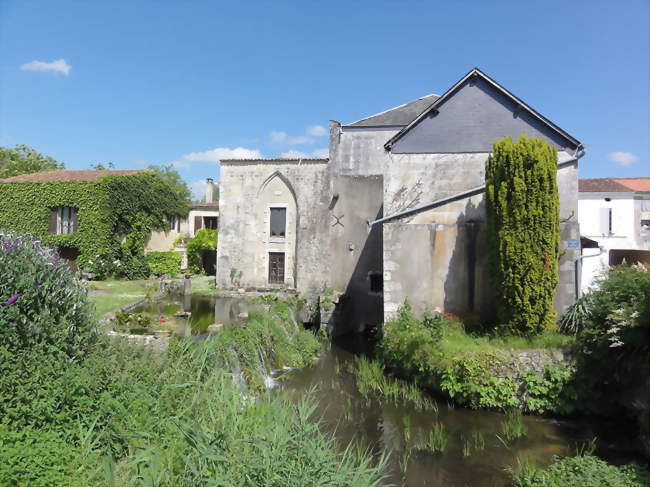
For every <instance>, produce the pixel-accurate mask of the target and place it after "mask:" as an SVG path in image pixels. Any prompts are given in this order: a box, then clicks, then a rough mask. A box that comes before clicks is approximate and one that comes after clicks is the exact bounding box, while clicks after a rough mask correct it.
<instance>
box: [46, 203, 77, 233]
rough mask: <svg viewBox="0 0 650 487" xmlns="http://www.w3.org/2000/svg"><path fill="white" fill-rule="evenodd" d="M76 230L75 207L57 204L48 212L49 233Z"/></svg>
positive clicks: (72, 231) (73, 231)
mask: <svg viewBox="0 0 650 487" xmlns="http://www.w3.org/2000/svg"><path fill="white" fill-rule="evenodd" d="M76 231H77V209H76V208H73V207H72V206H58V207H56V208H53V209H52V210H51V212H50V233H56V234H57V235H67V234H70V233H75V232H76Z"/></svg>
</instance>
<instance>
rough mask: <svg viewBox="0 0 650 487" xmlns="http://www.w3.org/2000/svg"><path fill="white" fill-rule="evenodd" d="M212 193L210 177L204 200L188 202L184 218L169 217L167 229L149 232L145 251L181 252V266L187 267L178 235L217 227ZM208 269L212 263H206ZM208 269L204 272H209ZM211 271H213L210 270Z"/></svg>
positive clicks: (217, 220) (192, 234)
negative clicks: (187, 210)
mask: <svg viewBox="0 0 650 487" xmlns="http://www.w3.org/2000/svg"><path fill="white" fill-rule="evenodd" d="M213 194H214V181H213V180H212V179H210V178H208V179H207V181H206V185H205V198H204V201H194V202H192V203H191V204H190V211H189V214H188V215H187V217H186V218H178V217H169V230H167V231H155V232H151V236H150V237H149V240H148V241H147V245H146V248H145V252H166V251H168V250H174V251H176V252H178V253H179V254H181V257H182V262H181V268H182V269H185V268H186V267H187V252H186V251H185V247H184V246H183V244H182V243H180V244H179V245H177V246H175V245H174V244H176V243H178V242H177V241H178V240H179V237H186V238H190V237H193V236H194V235H196V232H198V231H199V230H201V229H203V228H208V229H211V230H217V229H218V223H219V202H218V201H213ZM210 258H211V259H212V260H214V259H216V257H215V256H211V257H210ZM207 267H209V270H212V269H213V265H209V264H208V265H207ZM209 270H206V272H208V273H210V272H209ZM211 273H214V271H212V272H211Z"/></svg>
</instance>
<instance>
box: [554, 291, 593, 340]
mask: <svg viewBox="0 0 650 487" xmlns="http://www.w3.org/2000/svg"><path fill="white" fill-rule="evenodd" d="M590 300H591V294H587V295H585V296H582V297H581V298H579V299H578V300H576V302H575V303H573V304H572V305H571V307H570V308H569V309H568V310H567V311H566V313H564V315H563V316H562V319H560V331H561V332H562V333H565V334H567V335H574V336H575V335H577V334H578V333H580V332H581V331H582V330H584V328H585V326H586V324H587V320H588V319H589V315H590V314H591V310H590Z"/></svg>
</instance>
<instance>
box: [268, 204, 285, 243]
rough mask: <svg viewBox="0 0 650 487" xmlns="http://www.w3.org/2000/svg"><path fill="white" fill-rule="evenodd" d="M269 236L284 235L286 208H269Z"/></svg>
mask: <svg viewBox="0 0 650 487" xmlns="http://www.w3.org/2000/svg"><path fill="white" fill-rule="evenodd" d="M270 230H271V237H284V236H285V235H286V231H287V209H286V208H271V229H270Z"/></svg>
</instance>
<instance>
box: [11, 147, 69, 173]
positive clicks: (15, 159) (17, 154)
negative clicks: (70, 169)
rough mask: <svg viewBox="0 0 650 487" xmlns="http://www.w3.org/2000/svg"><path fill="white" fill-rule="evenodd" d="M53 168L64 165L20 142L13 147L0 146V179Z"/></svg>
mask: <svg viewBox="0 0 650 487" xmlns="http://www.w3.org/2000/svg"><path fill="white" fill-rule="evenodd" d="M54 169H65V166H64V164H63V163H62V162H57V161H56V160H55V159H54V158H52V157H50V156H46V155H43V154H41V153H40V152H38V151H36V150H35V149H32V148H31V147H29V146H27V145H24V144H20V145H17V146H16V147H14V148H13V149H10V148H9V147H1V146H0V179H4V178H10V177H12V176H20V175H21V174H31V173H34V172H40V171H51V170H54Z"/></svg>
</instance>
